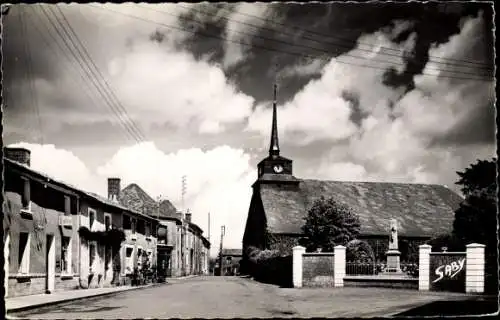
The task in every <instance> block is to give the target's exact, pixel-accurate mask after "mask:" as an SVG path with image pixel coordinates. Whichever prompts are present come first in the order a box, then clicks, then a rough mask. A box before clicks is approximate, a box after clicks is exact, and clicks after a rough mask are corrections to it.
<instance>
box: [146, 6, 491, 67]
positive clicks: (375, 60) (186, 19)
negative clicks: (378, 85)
mask: <svg viewBox="0 0 500 320" xmlns="http://www.w3.org/2000/svg"><path fill="white" fill-rule="evenodd" d="M137 6H138V7H140V8H143V9H146V10H152V11H155V12H158V13H163V14H166V15H170V16H173V17H177V18H178V19H180V20H185V21H191V22H196V23H198V24H200V25H202V24H203V23H202V22H200V21H197V20H195V19H191V18H186V17H183V16H178V15H176V14H173V13H170V12H165V11H162V10H157V9H154V8H147V7H144V6H139V5H137ZM181 7H182V6H181ZM193 10H195V9H193ZM197 12H200V13H202V11H199V10H198V11H197ZM205 14H207V13H205ZM207 15H208V14H207ZM221 19H225V20H227V21H233V22H236V23H239V24H245V25H251V26H253V27H255V28H259V27H258V26H255V25H252V24H249V23H245V22H241V21H237V20H230V19H228V18H221ZM260 29H268V30H272V31H273V32H276V30H273V29H269V28H265V27H264V28H260ZM227 31H230V32H234V33H238V34H243V35H247V36H250V37H252V38H257V39H263V40H268V41H274V42H277V43H281V44H285V45H288V46H292V47H302V48H306V49H312V50H317V51H320V52H323V53H327V54H335V53H334V52H332V51H330V50H325V49H321V48H316V47H311V46H307V45H303V44H301V43H291V42H289V41H284V40H280V39H276V38H270V37H264V36H260V35H258V34H255V33H248V32H244V31H238V30H234V29H227ZM315 41H317V40H315ZM317 42H319V43H321V44H323V45H324V43H323V42H321V41H317ZM344 47H346V48H351V47H349V46H344ZM355 50H360V49H359V48H355ZM361 51H367V52H369V53H373V50H361ZM378 54H380V55H383V54H384V52H383V51H379V52H378ZM402 54H404V52H403V53H402ZM342 56H345V57H350V58H355V59H361V60H369V61H371V62H382V63H392V64H395V65H399V66H405V65H406V64H405V63H404V62H398V61H387V60H377V59H367V58H366V57H363V56H357V55H353V54H352V53H350V52H349V53H344V54H342ZM391 56H395V57H398V58H401V55H395V54H393V55H391ZM462 67H466V68H471V67H472V68H478V67H477V66H463V65H462ZM428 70H432V71H440V72H447V73H455V74H465V75H473V76H485V75H482V74H477V73H473V72H465V71H458V70H444V69H438V68H428Z"/></svg>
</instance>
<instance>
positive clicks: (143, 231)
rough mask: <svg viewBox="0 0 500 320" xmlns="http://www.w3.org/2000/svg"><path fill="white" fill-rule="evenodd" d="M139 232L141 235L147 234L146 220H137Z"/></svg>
mask: <svg viewBox="0 0 500 320" xmlns="http://www.w3.org/2000/svg"><path fill="white" fill-rule="evenodd" d="M137 232H138V233H140V234H146V223H145V221H144V220H142V219H139V220H137Z"/></svg>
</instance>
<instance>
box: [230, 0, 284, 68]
mask: <svg viewBox="0 0 500 320" xmlns="http://www.w3.org/2000/svg"><path fill="white" fill-rule="evenodd" d="M227 18H228V20H229V21H228V23H227V25H226V30H225V38H226V39H227V41H225V44H224V59H223V66H224V69H228V68H230V67H233V66H235V65H237V64H238V63H240V62H242V61H243V60H244V59H245V57H246V54H247V52H248V50H249V46H246V45H241V44H239V43H245V44H251V41H252V38H253V37H252V36H250V35H247V34H257V32H258V28H259V27H261V26H263V25H265V23H266V21H265V20H266V19H272V18H276V16H274V12H273V9H272V7H271V6H269V5H268V4H263V3H249V2H240V3H238V4H237V5H236V7H235V8H234V10H233V12H232V13H231V14H229V15H228V17H227ZM249 25H250V26H249ZM253 26H255V27H253ZM242 32H243V33H242Z"/></svg>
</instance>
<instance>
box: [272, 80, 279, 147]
mask: <svg viewBox="0 0 500 320" xmlns="http://www.w3.org/2000/svg"><path fill="white" fill-rule="evenodd" d="M277 90H278V85H277V84H276V83H275V84H274V98H273V124H272V128H271V144H270V146H269V155H270V156H279V155H280V147H279V141H278V119H277V112H276V95H277Z"/></svg>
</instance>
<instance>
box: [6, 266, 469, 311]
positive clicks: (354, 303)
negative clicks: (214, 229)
mask: <svg viewBox="0 0 500 320" xmlns="http://www.w3.org/2000/svg"><path fill="white" fill-rule="evenodd" d="M468 298H469V297H467V296H465V295H463V294H455V295H454V294H450V293H437V292H428V293H422V292H418V291H415V290H399V289H386V288H341V289H332V288H325V289H314V288H301V289H285V288H279V287H277V286H274V285H268V284H262V283H258V282H255V281H253V280H251V279H246V278H240V277H208V276H206V277H194V278H191V279H186V280H181V281H176V280H172V281H171V283H168V284H165V285H161V286H158V287H153V288H147V289H140V290H133V291H128V292H123V293H119V294H115V295H111V296H107V297H101V298H93V299H84V300H80V301H74V302H67V303H65V304H59V305H54V306H50V307H45V308H39V309H35V310H30V311H25V312H21V313H18V314H10V315H11V316H13V317H19V318H36V319H54V318H59V319H62V318H64V319H82V318H91V319H120V318H234V317H243V318H254V317H256V318H260V317H354V316H360V317H361V316H367V317H377V316H391V315H395V314H398V313H401V312H404V311H406V310H409V309H413V308H416V307H420V306H422V305H426V304H429V303H432V302H435V301H443V300H448V301H449V300H455V301H456V300H463V299H468ZM454 304H456V302H455V303H454Z"/></svg>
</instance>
